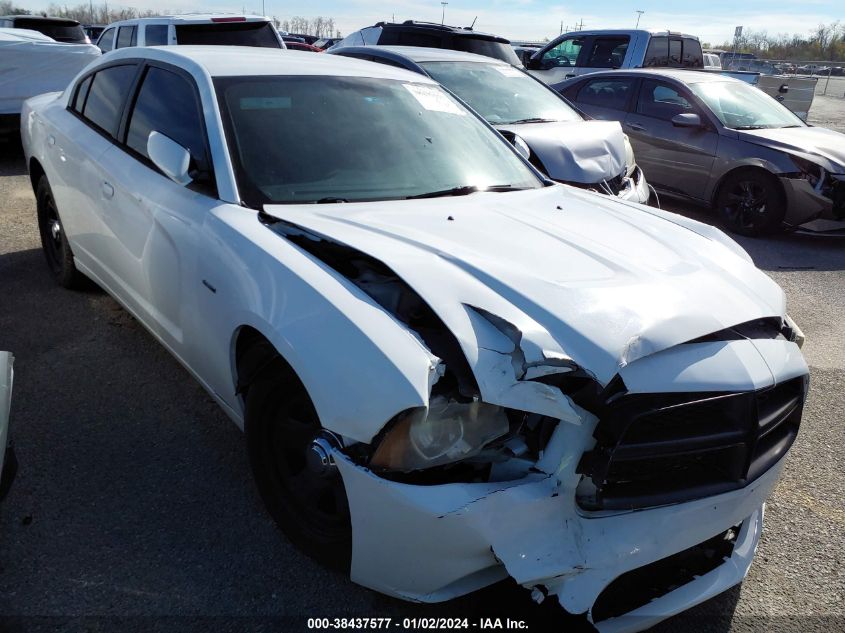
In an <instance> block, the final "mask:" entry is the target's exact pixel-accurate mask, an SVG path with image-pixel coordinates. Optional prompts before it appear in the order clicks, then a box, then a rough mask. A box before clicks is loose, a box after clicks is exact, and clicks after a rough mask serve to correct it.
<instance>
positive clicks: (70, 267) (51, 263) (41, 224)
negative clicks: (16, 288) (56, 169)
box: [35, 176, 85, 288]
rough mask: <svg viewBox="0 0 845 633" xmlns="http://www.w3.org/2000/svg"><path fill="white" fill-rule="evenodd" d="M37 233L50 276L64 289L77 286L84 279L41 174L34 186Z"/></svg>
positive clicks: (49, 189)
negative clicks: (77, 267)
mask: <svg viewBox="0 0 845 633" xmlns="http://www.w3.org/2000/svg"><path fill="white" fill-rule="evenodd" d="M35 199H36V210H37V214H38V232H39V233H40V234H41V248H42V250H43V251H44V257H45V258H46V260H47V266H48V268H49V269H50V272H51V273H52V274H53V278H54V279H55V280H56V281H57V282H58V283H59V284H60V285H62V286H64V287H65V288H79V287H80V286H82V284H83V283H84V280H85V278H84V277H83V275H82V273H80V272H79V271H78V270H76V265H75V264H74V263H73V252H72V251H71V250H70V244H68V241H67V237H66V236H65V231H64V228H63V227H62V221H61V218H60V217H59V210H58V207H56V200H55V198H54V197H53V190H52V189H51V188H50V183H49V182H48V181H47V176H41V178H40V179H39V181H38V186H37V187H36V189H35Z"/></svg>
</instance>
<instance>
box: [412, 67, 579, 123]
mask: <svg viewBox="0 0 845 633" xmlns="http://www.w3.org/2000/svg"><path fill="white" fill-rule="evenodd" d="M420 65H421V66H422V67H423V68H425V70H426V72H427V73H428V74H429V75H431V77H433V78H434V79H435V80H437V81H439V82H440V83H441V84H443V85H444V86H446V87H447V88H448V89H449V90H451V91H452V92H454V93H455V94H456V95H458V96H459V97H460V98H461V99H463V100H464V101H466V102H467V103H468V104H469V105H470V107H471V108H472V109H473V110H475V111H476V112H478V113H479V114H480V115H481V116H483V117H484V118H485V119H487V121H488V122H489V123H490V124H492V125H506V124H514V123H536V122H542V121H581V120H582V118H581V115H579V114H578V113H577V112H576V111H575V110H573V109H572V108H571V107H569V106H568V105H566V103H565V102H564V101H563V100H562V99H561V98H560V97H558V96H557V95H556V94H555V93H554V92H552V91H551V90H549V89H548V88H546V87H545V86H544V85H543V84H541V83H539V82H537V81H535V80H534V79H532V78H531V77H529V76H528V75H526V74H525V73H523V72H522V71H521V70H519V69H517V68H514V67H513V66H505V65H504V64H485V63H482V62H424V63H421V64H420Z"/></svg>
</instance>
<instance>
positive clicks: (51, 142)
mask: <svg viewBox="0 0 845 633" xmlns="http://www.w3.org/2000/svg"><path fill="white" fill-rule="evenodd" d="M55 144H56V137H55V136H53V135H52V134H51V135H50V136H48V137H47V145H49V146H50V147H53V145H55Z"/></svg>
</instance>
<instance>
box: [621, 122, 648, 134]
mask: <svg viewBox="0 0 845 633" xmlns="http://www.w3.org/2000/svg"><path fill="white" fill-rule="evenodd" d="M625 125H627V126H628V127H629V128H630V129H632V130H635V131H637V132H645V127H643V126H642V125H640V124H639V123H626V124H625Z"/></svg>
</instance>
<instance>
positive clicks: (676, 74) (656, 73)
mask: <svg viewBox="0 0 845 633" xmlns="http://www.w3.org/2000/svg"><path fill="white" fill-rule="evenodd" d="M602 76H612V77H622V76H627V77H653V78H668V79H675V80H676V81H680V82H681V83H685V84H701V83H710V82H714V81H735V82H738V83H745V82H743V81H740V80H739V79H734V78H733V77H729V76H727V75H723V74H722V73H720V72H710V71H703V70H685V69H682V68H632V69H630V70H604V71H600V72H594V73H589V74H587V75H579V76H578V77H576V78H575V79H569V80H567V83H569V82H572V83H574V82H575V81H577V80H581V79H586V78H593V77H602ZM561 83H563V82H561Z"/></svg>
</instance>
